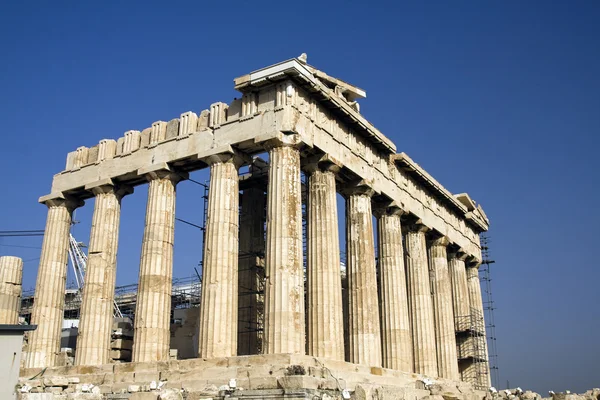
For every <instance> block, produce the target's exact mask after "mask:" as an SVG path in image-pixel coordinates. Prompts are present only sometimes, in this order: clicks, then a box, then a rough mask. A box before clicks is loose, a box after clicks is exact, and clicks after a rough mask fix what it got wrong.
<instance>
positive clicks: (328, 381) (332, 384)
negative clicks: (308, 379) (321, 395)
mask: <svg viewBox="0 0 600 400" xmlns="http://www.w3.org/2000/svg"><path fill="white" fill-rule="evenodd" d="M343 384H345V382H342V383H341V384H340V383H339V382H338V381H336V380H335V379H333V378H325V379H321V380H320V381H319V389H322V390H339V389H340V386H341V385H343ZM342 387H343V386H342Z"/></svg>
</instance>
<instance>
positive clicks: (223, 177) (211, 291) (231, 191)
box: [198, 154, 241, 358]
mask: <svg viewBox="0 0 600 400" xmlns="http://www.w3.org/2000/svg"><path fill="white" fill-rule="evenodd" d="M207 161H208V163H209V164H210V186H209V191H208V216H207V220H206V240H205V242H204V253H203V254H204V255H203V259H204V261H203V264H202V300H201V304H200V324H199V326H200V332H199V340H198V353H199V357H201V358H214V357H231V356H235V355H237V334H238V329H237V324H238V318H237V317H238V297H237V295H238V238H239V196H240V194H239V181H238V168H239V166H240V165H241V160H240V159H239V158H238V157H237V156H235V155H233V154H222V155H218V156H213V157H210V158H209V159H208V160H207Z"/></svg>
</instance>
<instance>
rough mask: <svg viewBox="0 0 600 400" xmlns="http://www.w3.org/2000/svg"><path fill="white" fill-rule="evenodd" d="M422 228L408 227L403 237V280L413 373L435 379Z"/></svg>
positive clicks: (433, 339) (432, 330)
mask: <svg viewBox="0 0 600 400" xmlns="http://www.w3.org/2000/svg"><path fill="white" fill-rule="evenodd" d="M426 231H427V228H426V227H425V226H423V225H414V226H410V227H409V228H408V229H407V232H406V237H405V246H406V247H405V248H406V257H405V258H406V279H407V287H408V299H409V300H408V301H409V304H410V307H411V312H410V317H411V327H412V338H413V357H414V363H415V365H414V367H415V369H414V371H415V372H416V373H418V374H423V375H428V376H432V377H434V376H437V374H438V370H437V359H436V345H435V324H434V319H433V300H432V298H431V286H430V283H429V265H428V262H427V244H426V242H425V232H426Z"/></svg>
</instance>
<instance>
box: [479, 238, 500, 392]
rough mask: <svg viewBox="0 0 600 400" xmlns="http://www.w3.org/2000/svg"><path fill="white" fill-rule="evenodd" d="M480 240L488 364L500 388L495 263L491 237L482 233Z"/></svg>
mask: <svg viewBox="0 0 600 400" xmlns="http://www.w3.org/2000/svg"><path fill="white" fill-rule="evenodd" d="M480 240H481V257H482V262H481V267H479V273H480V279H481V282H482V286H483V309H484V310H485V321H486V322H487V325H486V332H487V344H488V346H487V347H488V362H489V369H490V378H491V380H492V386H494V387H498V385H499V384H500V376H499V370H498V350H497V347H496V322H495V320H494V310H495V309H496V307H495V305H494V299H493V297H492V284H491V282H492V278H491V274H490V269H491V268H490V267H491V265H492V264H494V263H495V261H493V260H492V259H490V246H489V245H490V242H491V240H490V237H489V236H487V235H486V234H485V233H482V234H481V236H480Z"/></svg>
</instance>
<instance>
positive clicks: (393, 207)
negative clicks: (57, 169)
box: [373, 200, 405, 218]
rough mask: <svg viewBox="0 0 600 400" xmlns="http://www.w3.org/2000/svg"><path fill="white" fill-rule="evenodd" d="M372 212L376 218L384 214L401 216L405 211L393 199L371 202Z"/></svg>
mask: <svg viewBox="0 0 600 400" xmlns="http://www.w3.org/2000/svg"><path fill="white" fill-rule="evenodd" d="M373 214H375V216H376V217H377V218H381V217H382V216H384V215H397V216H399V217H400V216H402V215H403V214H405V211H404V210H403V209H402V207H401V206H400V204H398V202H397V201H395V200H390V201H385V202H376V203H374V204H373Z"/></svg>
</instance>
